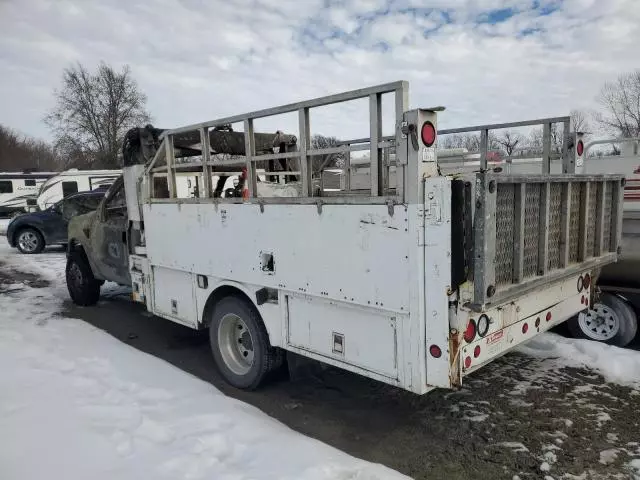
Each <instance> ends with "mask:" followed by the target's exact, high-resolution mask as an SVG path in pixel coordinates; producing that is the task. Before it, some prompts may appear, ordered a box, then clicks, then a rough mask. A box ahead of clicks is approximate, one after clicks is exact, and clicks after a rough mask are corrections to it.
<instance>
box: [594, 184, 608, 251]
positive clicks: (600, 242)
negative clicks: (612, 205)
mask: <svg viewBox="0 0 640 480" xmlns="http://www.w3.org/2000/svg"><path fill="white" fill-rule="evenodd" d="M608 183H609V182H598V184H597V187H598V192H597V194H596V211H595V212H592V213H595V215H596V231H595V235H596V244H595V252H594V256H595V257H599V256H601V255H603V254H604V253H605V252H604V202H605V199H606V198H607V197H606V195H607V185H608Z"/></svg>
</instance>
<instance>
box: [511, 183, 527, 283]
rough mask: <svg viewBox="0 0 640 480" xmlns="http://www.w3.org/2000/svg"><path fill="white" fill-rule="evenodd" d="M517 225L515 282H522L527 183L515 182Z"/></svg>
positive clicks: (515, 230) (514, 251)
mask: <svg viewBox="0 0 640 480" xmlns="http://www.w3.org/2000/svg"><path fill="white" fill-rule="evenodd" d="M515 189H516V191H515V208H514V213H515V225H514V236H513V283H520V282H521V281H522V279H523V278H524V219H525V206H526V205H525V200H526V198H527V184H526V183H524V182H523V183H516V184H515Z"/></svg>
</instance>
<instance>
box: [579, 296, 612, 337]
mask: <svg viewBox="0 0 640 480" xmlns="http://www.w3.org/2000/svg"><path fill="white" fill-rule="evenodd" d="M578 324H579V325H580V329H581V330H582V332H583V333H584V334H585V335H586V336H587V337H589V338H591V339H593V340H599V341H601V342H604V341H607V340H611V339H612V338H613V337H615V336H616V334H617V333H618V331H619V330H620V319H619V318H618V314H617V313H616V312H615V311H614V310H613V309H612V308H611V307H608V306H607V305H604V304H602V303H596V304H595V305H594V306H593V309H592V310H589V311H588V312H587V313H581V314H580V316H579V317H578Z"/></svg>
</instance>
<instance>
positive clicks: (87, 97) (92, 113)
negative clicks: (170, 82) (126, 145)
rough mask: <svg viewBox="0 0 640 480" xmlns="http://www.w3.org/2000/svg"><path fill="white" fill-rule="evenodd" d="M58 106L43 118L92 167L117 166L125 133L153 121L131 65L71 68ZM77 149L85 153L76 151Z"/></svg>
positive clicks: (58, 95)
mask: <svg viewBox="0 0 640 480" xmlns="http://www.w3.org/2000/svg"><path fill="white" fill-rule="evenodd" d="M55 97H56V105H55V106H54V107H53V109H52V110H51V111H50V112H49V114H48V115H47V116H46V117H45V122H46V123H47V125H49V127H50V128H51V129H52V131H53V134H54V136H55V138H56V143H57V144H58V145H59V146H60V148H61V150H62V151H63V152H64V153H65V154H69V153H73V154H74V155H75V157H76V158H80V159H83V160H82V161H88V160H90V162H91V166H94V167H118V166H119V160H118V153H119V146H120V144H121V142H122V138H123V136H124V134H125V132H126V131H127V130H128V129H129V128H131V127H133V126H139V125H142V124H144V123H148V122H149V119H150V117H149V114H148V113H147V111H146V109H145V103H146V97H145V95H144V94H143V93H142V92H141V91H140V89H139V88H138V85H137V83H136V81H135V80H134V79H133V78H132V76H131V72H130V70H129V67H128V66H125V67H123V69H122V70H121V71H119V72H118V71H116V70H114V69H113V67H111V66H109V65H106V64H105V63H101V64H100V65H99V66H98V69H97V71H96V72H95V73H91V72H89V71H88V70H87V69H86V68H85V67H84V66H83V65H81V64H80V63H78V64H77V65H74V66H71V67H68V68H66V69H65V70H64V72H63V74H62V88H61V89H60V90H56V91H55ZM79 152H81V153H82V155H81V156H79V155H77V154H78V153H79Z"/></svg>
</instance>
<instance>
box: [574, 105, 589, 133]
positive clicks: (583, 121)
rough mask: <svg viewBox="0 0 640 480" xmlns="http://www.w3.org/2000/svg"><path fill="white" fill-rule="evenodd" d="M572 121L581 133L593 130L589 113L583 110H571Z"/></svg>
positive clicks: (576, 129) (575, 128)
mask: <svg viewBox="0 0 640 480" xmlns="http://www.w3.org/2000/svg"><path fill="white" fill-rule="evenodd" d="M569 115H571V123H572V124H573V129H574V130H575V131H576V132H580V133H589V132H590V131H591V124H590V123H589V115H588V114H587V113H586V112H584V111H582V110H571V113H570V114H569Z"/></svg>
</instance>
